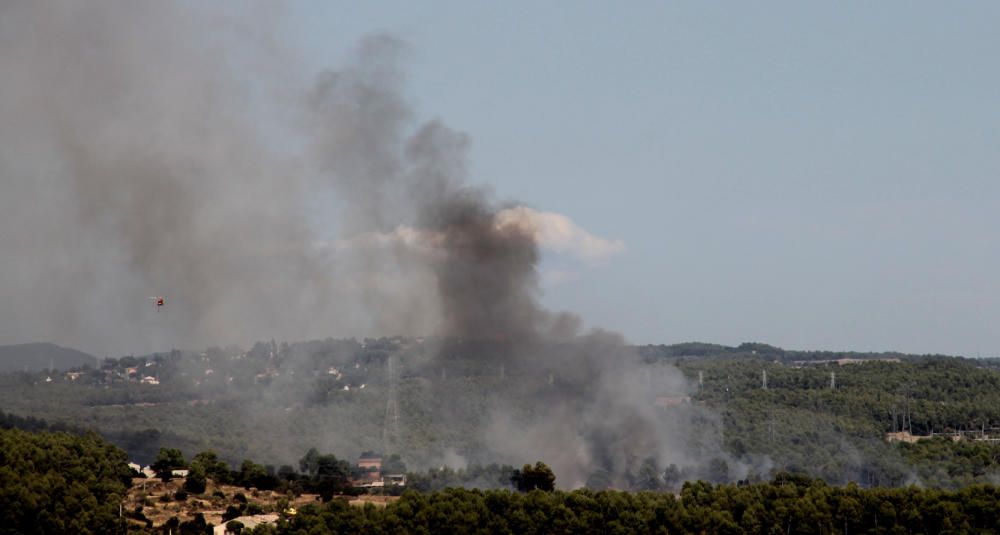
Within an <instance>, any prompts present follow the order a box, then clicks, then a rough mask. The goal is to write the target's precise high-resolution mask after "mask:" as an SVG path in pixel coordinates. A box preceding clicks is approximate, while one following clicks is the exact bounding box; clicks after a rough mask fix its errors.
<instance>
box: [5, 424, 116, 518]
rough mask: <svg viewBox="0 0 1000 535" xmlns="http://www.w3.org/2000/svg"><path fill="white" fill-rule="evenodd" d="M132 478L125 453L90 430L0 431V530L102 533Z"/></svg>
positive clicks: (113, 516)
mask: <svg viewBox="0 0 1000 535" xmlns="http://www.w3.org/2000/svg"><path fill="white" fill-rule="evenodd" d="M130 481H131V471H130V470H129V468H128V466H127V465H126V455H125V452H123V451H121V450H119V449H118V448H116V447H114V446H112V445H110V444H108V443H107V442H105V441H104V440H102V439H101V438H100V437H98V436H96V435H94V434H86V435H82V436H77V435H71V434H67V433H29V432H26V431H21V430H17V429H5V430H0V534H20V535H26V534H32V533H39V534H41V533H45V534H60V533H67V534H69V533H72V534H80V533H82V534H88V533H93V534H106V533H115V530H116V529H117V528H119V527H120V518H119V504H120V503H121V501H122V499H123V498H124V496H125V492H126V490H127V489H128V484H129V483H130Z"/></svg>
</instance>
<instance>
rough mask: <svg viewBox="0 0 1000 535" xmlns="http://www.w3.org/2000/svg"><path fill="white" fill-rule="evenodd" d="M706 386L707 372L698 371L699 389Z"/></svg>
mask: <svg viewBox="0 0 1000 535" xmlns="http://www.w3.org/2000/svg"><path fill="white" fill-rule="evenodd" d="M704 386H705V372H703V371H699V372H698V390H701V389H702V387H704Z"/></svg>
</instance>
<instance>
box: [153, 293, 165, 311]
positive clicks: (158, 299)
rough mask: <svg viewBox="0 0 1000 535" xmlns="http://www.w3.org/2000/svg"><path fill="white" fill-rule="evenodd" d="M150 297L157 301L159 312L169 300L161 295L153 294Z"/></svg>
mask: <svg viewBox="0 0 1000 535" xmlns="http://www.w3.org/2000/svg"><path fill="white" fill-rule="evenodd" d="M150 299H152V300H153V302H155V303H156V311H157V312H159V311H160V307H162V306H163V305H165V304H166V302H167V300H166V299H164V298H163V297H160V296H153V297H150Z"/></svg>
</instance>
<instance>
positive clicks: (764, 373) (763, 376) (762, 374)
mask: <svg viewBox="0 0 1000 535" xmlns="http://www.w3.org/2000/svg"><path fill="white" fill-rule="evenodd" d="M760 380H761V383H763V384H764V390H767V370H761V372H760Z"/></svg>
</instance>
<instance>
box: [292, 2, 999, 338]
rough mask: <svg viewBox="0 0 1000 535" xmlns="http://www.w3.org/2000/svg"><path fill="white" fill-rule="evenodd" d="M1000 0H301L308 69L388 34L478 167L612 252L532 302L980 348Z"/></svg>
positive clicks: (646, 325)
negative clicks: (612, 243) (954, 0)
mask: <svg viewBox="0 0 1000 535" xmlns="http://www.w3.org/2000/svg"><path fill="white" fill-rule="evenodd" d="M998 22H1000V5H998V4H996V3H986V2H980V3H977V2H964V3H961V4H948V5H945V4H939V3H938V4H935V3H929V2H905V3H904V2H883V3H870V2H869V3H862V2H843V3H830V4H824V5H818V4H812V3H809V4H807V3H800V2H775V3H767V4H748V3H718V4H711V5H710V4H707V3H700V2H699V3H695V2H690V3H672V4H668V3H660V2H631V3H622V4H612V3H608V2H549V3H535V2H531V3H528V2H503V3H500V2H495V3H486V2H430V3H417V2H396V3H392V2H350V3H348V2H304V3H297V4H294V6H293V7H292V11H291V13H290V14H289V16H288V17H287V18H286V19H284V20H283V27H284V30H285V33H286V34H287V36H288V39H289V42H290V43H291V45H290V46H292V47H293V48H295V49H297V50H298V51H299V52H301V57H302V58H304V59H303V62H304V64H305V67H307V68H308V69H310V70H315V71H318V70H321V69H322V68H324V67H326V66H331V65H337V64H338V63H339V62H341V61H343V59H344V58H345V57H347V55H348V52H349V50H350V48H351V47H352V46H353V44H354V43H356V42H357V40H358V39H359V38H360V37H361V36H363V35H365V34H369V33H372V32H380V31H382V32H389V33H392V34H395V35H397V36H399V37H400V38H402V39H403V40H405V41H406V42H408V43H409V44H410V47H411V54H410V58H409V64H408V77H409V81H408V84H409V91H408V94H409V96H410V98H411V101H412V103H413V105H414V107H415V109H416V110H417V113H418V115H419V116H420V117H422V118H424V119H431V118H439V119H441V120H442V121H444V122H445V123H447V124H448V125H450V126H451V127H453V128H456V129H459V130H462V131H464V132H466V133H468V134H469V135H470V136H471V139H472V150H471V154H470V159H471V162H470V163H471V171H472V176H473V180H474V181H475V182H477V183H482V184H490V185H491V186H492V188H493V189H494V191H495V192H496V195H497V197H498V198H500V199H516V200H518V201H521V202H524V203H526V204H528V205H530V206H532V207H534V208H537V209H539V210H546V211H553V212H558V213H561V214H565V215H566V216H568V217H570V218H572V219H573V221H575V222H576V223H577V224H578V225H580V226H582V227H584V228H586V229H587V230H588V231H590V232H591V233H593V234H595V235H598V236H601V237H604V238H607V239H612V240H621V241H622V242H623V243H624V244H625V250H624V251H623V252H621V253H619V254H616V255H613V256H609V257H607V258H605V259H603V260H601V261H599V262H590V263H587V262H581V261H579V260H576V259H573V258H566V257H562V256H559V255H557V254H549V255H547V256H546V259H545V262H544V265H543V266H542V268H543V271H544V272H545V273H546V276H545V279H544V280H545V288H544V290H545V294H544V297H543V301H544V302H545V303H546V304H547V305H548V306H550V307H552V308H555V309H566V310H572V311H575V312H578V313H580V314H581V315H582V316H583V317H584V318H585V320H586V322H587V324H588V325H591V326H601V327H607V328H610V329H614V330H618V331H621V332H622V333H624V334H625V335H626V337H627V338H628V339H629V340H630V341H632V342H636V343H660V342H663V343H671V342H680V341H689V340H701V341H710V342H719V343H726V344H737V343H740V342H743V341H761V342H767V343H772V344H775V345H779V346H782V347H788V348H804V349H805V348H808V349H813V348H816V349H857V350H872V351H881V350H902V351H908V352H917V353H930V352H943V353H950V354H964V355H968V356H975V355H977V354H980V355H982V356H1000V331H998V330H997V329H995V328H994V326H995V325H997V324H1000V283H998V282H997V277H996V275H995V273H996V272H997V267H998V264H1000V262H998V261H1000V247H998V245H1000V244H998V241H1000V240H998V239H997V235H996V228H997V227H998V223H1000V216H998V215H997V214H998V213H1000V210H998V209H1000V180H998V178H1000V153H998V150H997V149H998V147H1000V136H998V125H1000V74H998V70H997V69H996V68H995V66H994V63H995V58H996V57H997V56H998V54H1000V32H997V31H996V27H997V23H998Z"/></svg>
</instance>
